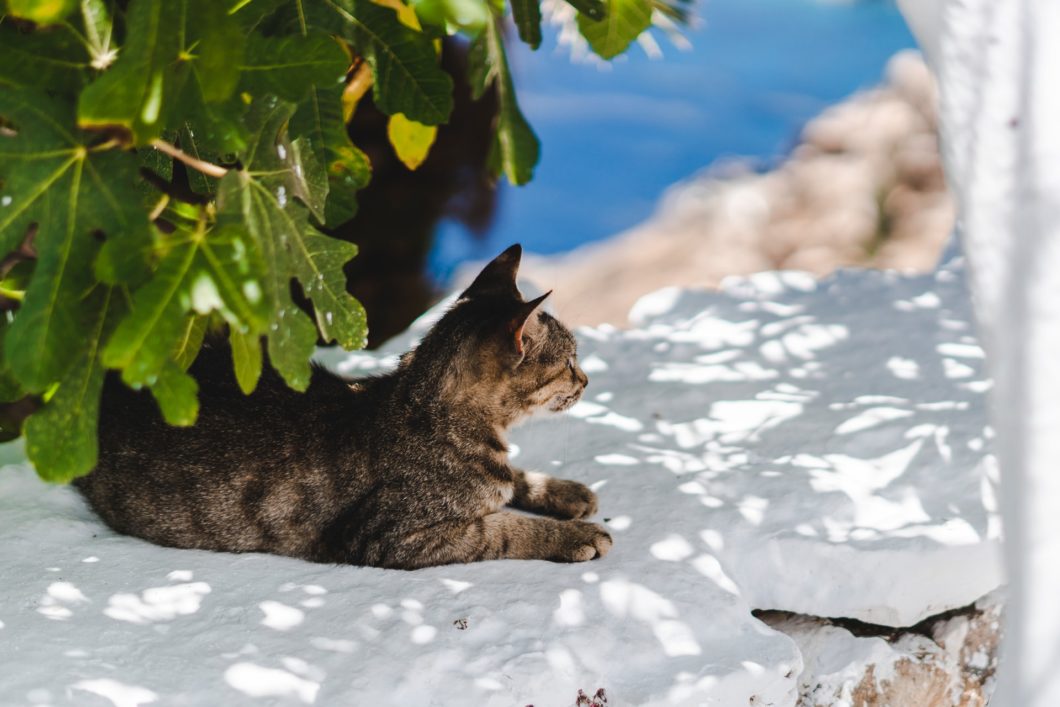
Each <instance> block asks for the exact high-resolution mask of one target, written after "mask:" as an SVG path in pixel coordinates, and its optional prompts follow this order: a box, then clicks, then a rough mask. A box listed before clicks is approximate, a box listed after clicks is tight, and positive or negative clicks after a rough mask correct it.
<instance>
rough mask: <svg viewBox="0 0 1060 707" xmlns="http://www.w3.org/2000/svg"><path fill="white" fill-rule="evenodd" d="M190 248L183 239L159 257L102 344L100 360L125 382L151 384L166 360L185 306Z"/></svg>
mask: <svg viewBox="0 0 1060 707" xmlns="http://www.w3.org/2000/svg"><path fill="white" fill-rule="evenodd" d="M196 251H197V247H196V243H195V242H194V241H191V240H189V241H188V242H186V243H183V244H180V245H178V246H176V247H174V248H173V249H172V250H170V251H169V253H167V254H166V256H165V257H164V258H162V261H161V262H160V263H159V264H158V270H157V271H156V272H155V274H154V277H152V278H151V280H150V281H149V282H148V283H147V284H146V285H144V286H143V287H141V288H140V289H138V290H136V292H135V293H133V298H132V311H131V312H130V313H129V315H128V316H126V317H125V318H124V319H123V320H122V322H121V324H119V325H118V328H117V329H116V330H115V331H114V334H113V335H112V336H111V337H110V340H109V341H108V342H107V345H106V347H105V348H104V349H103V357H102V359H103V365H105V366H106V367H107V368H120V369H122V380H124V381H125V382H126V383H128V384H129V385H132V386H136V387H139V386H141V385H145V384H147V385H151V384H153V382H154V379H155V378H156V377H157V376H158V375H159V374H160V373H161V371H162V369H163V367H164V366H165V363H166V361H168V360H169V358H170V355H171V352H172V350H173V348H174V345H175V342H176V341H177V338H178V337H179V336H180V333H181V326H182V324H183V322H184V314H185V312H187V311H188V309H190V307H191V302H190V301H189V291H188V290H189V287H188V282H189V280H190V279H191V274H192V265H193V263H194V262H195V254H196Z"/></svg>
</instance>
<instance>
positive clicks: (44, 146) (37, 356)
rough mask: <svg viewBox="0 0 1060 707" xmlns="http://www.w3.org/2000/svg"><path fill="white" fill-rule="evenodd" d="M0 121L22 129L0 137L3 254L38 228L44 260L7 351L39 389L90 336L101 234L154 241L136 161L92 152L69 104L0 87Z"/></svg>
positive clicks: (13, 365)
mask: <svg viewBox="0 0 1060 707" xmlns="http://www.w3.org/2000/svg"><path fill="white" fill-rule="evenodd" d="M0 117H2V118H3V119H4V120H6V121H8V122H9V123H10V124H12V125H14V126H15V128H16V131H17V132H16V134H15V135H14V136H11V137H0V185H2V186H0V251H2V252H4V253H8V252H11V251H12V250H14V249H15V248H17V247H18V246H19V244H20V243H21V242H22V240H23V238H24V237H25V234H26V233H27V229H28V227H29V226H30V224H31V223H35V224H37V234H36V237H35V239H34V247H35V249H36V250H37V252H38V254H39V255H38V261H37V267H36V271H35V273H34V276H33V279H32V280H31V281H30V284H29V288H28V290H27V292H26V296H25V300H24V301H23V303H22V306H21V308H20V309H19V311H18V314H17V315H16V316H15V321H14V322H13V323H12V324H11V329H10V335H9V336H8V337H7V338H6V341H5V344H4V348H5V354H6V358H7V361H8V365H9V366H10V369H11V371H12V373H14V374H15V376H16V377H17V378H18V379H19V380H20V381H21V382H22V384H23V385H25V387H26V388H27V389H28V390H30V391H32V392H41V391H43V390H44V389H45V388H47V387H48V386H49V385H51V384H52V383H54V382H55V381H57V380H59V379H60V378H61V377H62V376H63V375H64V373H65V372H66V370H67V369H68V368H69V367H70V365H71V364H73V363H74V361H75V360H76V359H77V358H78V355H79V354H78V351H77V349H76V347H74V346H71V345H70V342H71V341H81V340H84V339H86V338H87V337H88V335H89V332H90V329H91V327H92V326H93V323H92V322H93V319H92V316H91V312H90V311H89V309H88V308H87V306H88V305H87V303H86V298H85V295H86V293H87V292H89V291H90V290H91V289H92V287H93V285H94V282H95V279H94V277H93V273H92V268H91V267H90V264H91V263H92V262H93V260H94V259H95V257H96V253H97V251H98V250H99V246H100V239H99V238H98V237H97V235H102V236H103V237H105V238H106V239H108V240H111V239H113V240H126V241H127V242H131V243H137V242H140V240H141V239H142V238H144V237H147V238H150V237H151V236H150V230H149V229H150V226H149V225H148V223H147V217H146V215H145V214H144V213H143V211H142V209H140V208H139V207H138V203H139V199H138V194H137V190H136V186H135V184H136V179H137V173H136V170H137V160H136V158H135V156H133V155H131V154H123V153H117V152H113V151H109V152H94V151H90V150H89V149H88V148H87V147H86V145H85V144H84V142H83V136H82V135H81V134H80V133H79V132H78V131H77V129H76V128H75V127H74V125H73V114H72V110H71V107H70V106H69V105H68V104H64V103H62V102H59V101H54V100H51V99H48V98H45V97H44V96H41V95H40V94H37V93H35V92H33V91H30V90H26V89H10V90H4V91H0Z"/></svg>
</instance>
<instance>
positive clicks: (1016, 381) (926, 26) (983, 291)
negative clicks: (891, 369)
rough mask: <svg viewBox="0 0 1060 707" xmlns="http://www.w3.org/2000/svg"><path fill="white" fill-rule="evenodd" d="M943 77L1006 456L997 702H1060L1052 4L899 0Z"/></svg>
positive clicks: (1057, 212) (953, 163) (946, 127)
mask: <svg viewBox="0 0 1060 707" xmlns="http://www.w3.org/2000/svg"><path fill="white" fill-rule="evenodd" d="M900 4H901V6H902V10H903V12H904V13H905V14H906V17H907V18H908V19H909V21H910V25H911V26H912V27H913V29H914V31H915V32H916V34H917V36H918V38H919V39H920V41H921V42H922V43H923V44H924V45H925V47H927V54H928V58H929V59H930V60H931V62H932V64H933V65H934V68H935V71H936V73H937V74H938V77H939V87H940V94H941V125H940V129H941V133H942V138H943V148H944V149H943V155H944V157H945V162H946V173H947V179H948V181H949V182H950V183H951V184H952V186H953V187H954V189H955V191H956V192H957V196H958V201H959V204H960V211H961V222H962V229H961V235H962V239H963V241H964V245H965V250H966V251H967V252H968V257H969V259H970V263H971V266H972V268H971V271H972V274H973V277H972V278H971V282H972V286H973V290H974V294H975V299H976V304H977V315H978V318H979V320H980V322H981V324H982V332H983V341H984V345H985V347H986V349H987V350H988V351H989V353H990V362H991V366H992V369H993V374H994V376H995V378H996V380H997V389H996V392H995V395H994V397H993V402H992V409H993V412H994V416H993V417H994V419H995V421H996V425H997V430H998V453H999V458H1000V459H1001V461H1002V464H1003V468H1004V475H1003V491H1004V493H1003V494H1002V496H1003V499H1004V504H1005V505H1004V518H1005V532H1006V537H1007V542H1008V546H1007V547H1006V553H1005V558H1006V561H1007V564H1008V570H1009V573H1010V576H1011V578H1012V581H1011V586H1010V588H1009V592H1008V595H1009V600H1010V604H1009V606H1008V609H1007V612H1008V613H1007V623H1006V642H1005V645H1004V656H1005V657H1004V660H1003V662H1002V673H1001V679H1000V686H999V688H998V694H997V697H996V698H995V704H998V705H1000V706H1001V707H1008V706H1010V705H1011V706H1018V707H1039V706H1041V707H1045V706H1050V707H1051V706H1052V705H1056V704H1060V671H1057V669H1056V664H1057V656H1058V655H1060V603H1058V602H1057V601H1056V597H1057V595H1058V594H1060V563H1058V562H1057V557H1058V556H1060V474H1057V473H1056V460H1057V459H1058V458H1060V434H1057V430H1060V357H1058V355H1057V351H1060V279H1058V278H1057V277H1056V272H1057V269H1058V268H1060V89H1058V87H1057V84H1056V80H1055V77H1054V74H1055V70H1056V66H1057V62H1060V43H1058V42H1057V41H1056V38H1057V36H1058V33H1060V5H1058V4H1057V3H1056V2H1054V1H1053V0H1022V1H1016V0H902V1H901V2H900Z"/></svg>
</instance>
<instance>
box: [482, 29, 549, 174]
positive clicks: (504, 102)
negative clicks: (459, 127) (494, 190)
mask: <svg viewBox="0 0 1060 707" xmlns="http://www.w3.org/2000/svg"><path fill="white" fill-rule="evenodd" d="M500 23H501V18H500V16H499V15H497V14H495V15H494V18H493V22H491V23H490V24H489V25H487V27H486V32H485V42H486V50H487V60H488V62H489V66H490V68H489V69H488V70H486V71H485V73H484V75H485V78H484V79H481V80H484V81H487V82H488V81H493V82H494V83H495V84H496V86H497V97H498V99H499V101H500V114H499V115H498V116H497V132H496V135H495V138H494V144H493V150H492V154H491V162H493V163H494V164H495V165H496V167H497V169H498V170H499V171H500V172H503V173H504V176H506V177H507V178H508V181H509V182H510V183H512V184H513V185H519V184H526V183H527V182H529V181H530V180H531V179H532V178H533V176H534V167H536V166H537V162H538V159H539V158H540V153H541V146H540V143H539V142H538V140H537V136H536V135H534V131H533V130H532V129H531V128H530V124H529V123H527V122H526V118H524V117H523V113H522V111H520V110H519V104H518V103H517V102H516V100H515V85H514V83H513V82H512V75H511V72H510V71H509V70H508V57H507V55H506V54H505V51H504V40H503V34H502V31H503V30H502V28H501V24H500Z"/></svg>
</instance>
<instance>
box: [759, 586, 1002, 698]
mask: <svg viewBox="0 0 1060 707" xmlns="http://www.w3.org/2000/svg"><path fill="white" fill-rule="evenodd" d="M758 617H759V618H760V619H762V620H763V621H764V622H765V623H767V624H768V625H770V626H771V627H773V628H774V629H776V630H777V631H780V632H782V633H785V634H787V635H788V636H790V637H791V638H792V639H794V641H795V644H796V645H797V646H798V647H799V651H800V652H801V653H802V658H803V661H804V663H803V665H804V667H803V672H802V674H801V675H800V676H799V700H798V707H835V706H836V705H846V706H849V707H874V706H875V705H895V706H896V707H897V706H899V705H910V706H912V705H916V707H985V705H986V704H988V702H989V700H990V695H991V694H992V692H993V687H994V672H995V670H996V668H997V660H998V644H999V640H1000V636H1001V632H1000V620H1001V600H1000V596H999V594H998V593H996V592H995V593H991V594H989V595H987V596H986V597H984V598H983V599H981V600H979V601H978V602H976V603H975V604H974V605H972V606H969V607H966V608H964V609H961V610H958V611H955V612H951V613H949V614H947V615H946V616H944V617H939V618H932V619H928V620H926V621H924V622H922V623H921V624H920V625H918V626H916V627H914V628H911V629H909V630H904V631H893V630H891V631H888V630H880V627H873V626H868V625H864V624H861V625H858V624H854V623H851V622H844V621H830V620H828V619H821V618H816V617H808V616H800V615H798V614H785V613H782V612H759V613H758Z"/></svg>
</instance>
